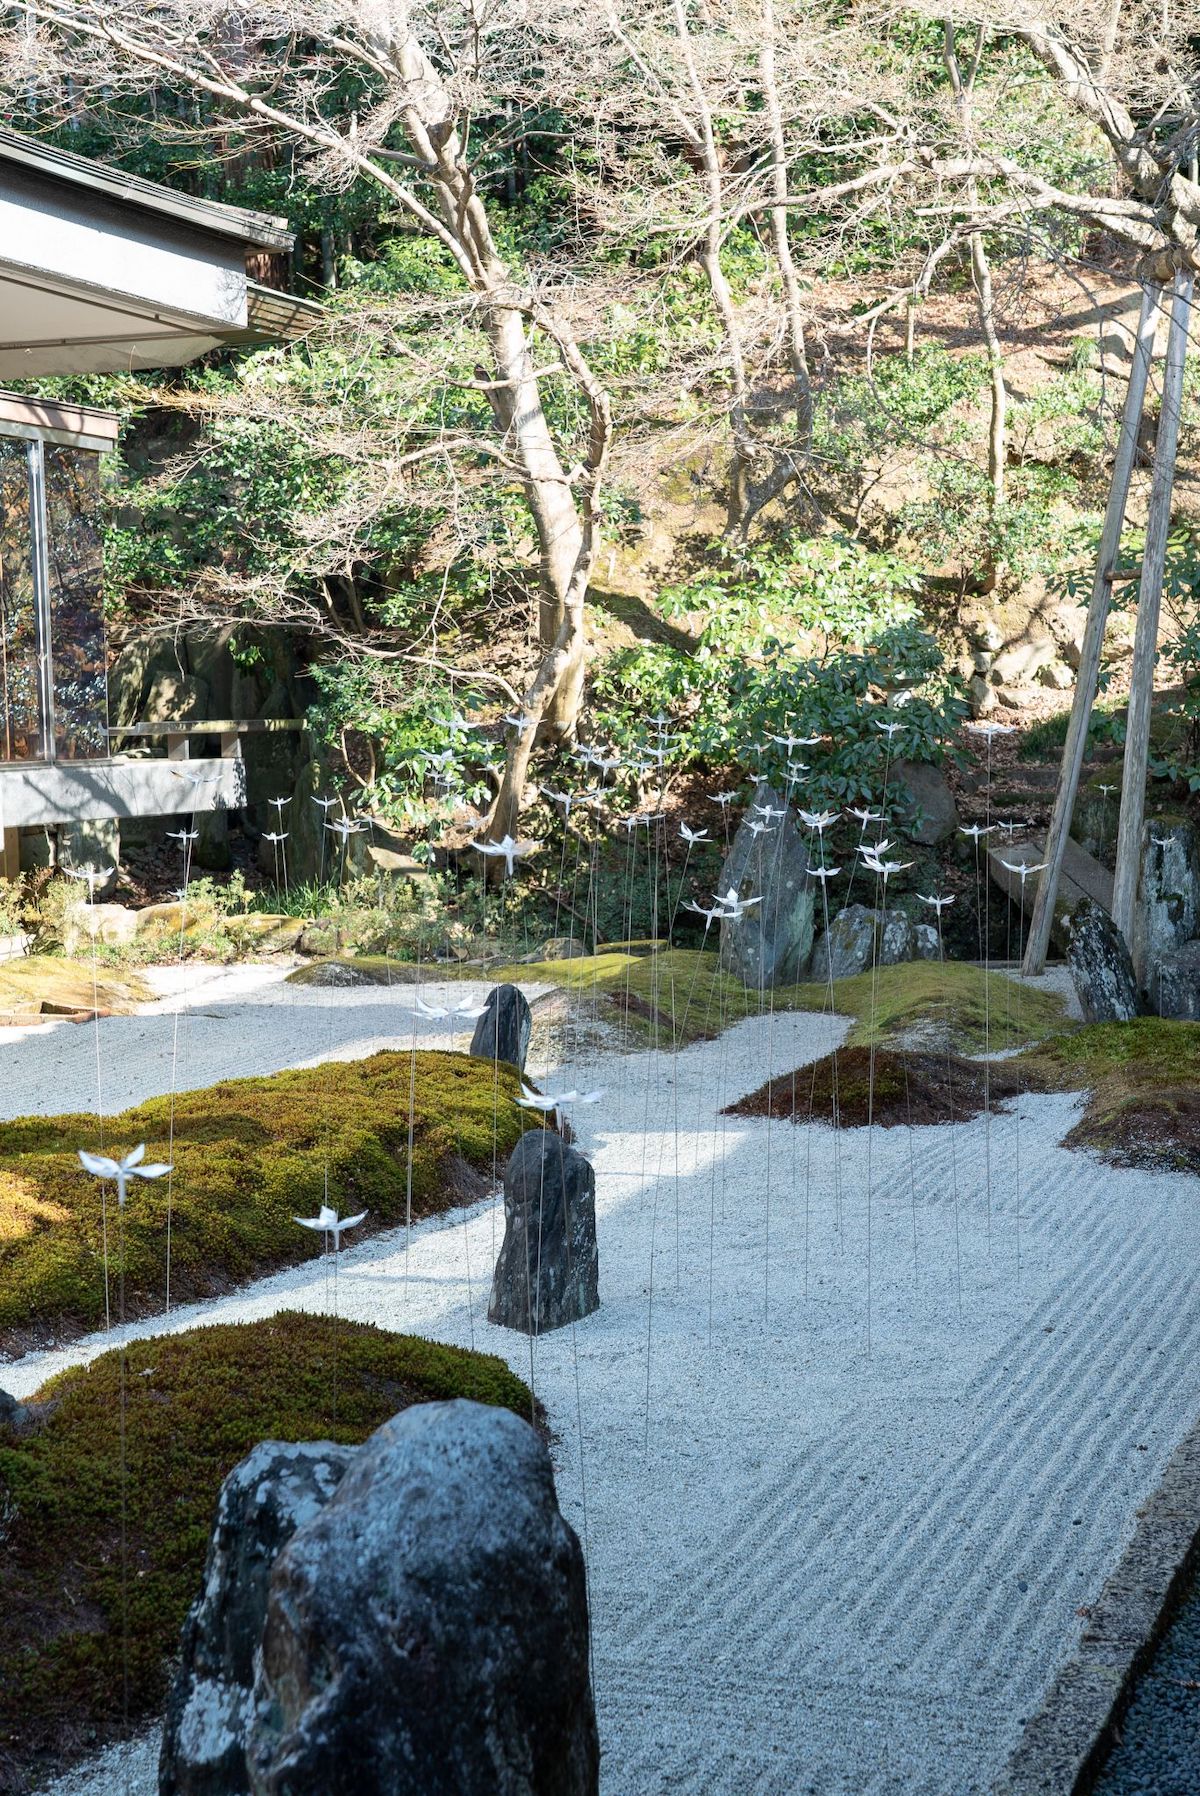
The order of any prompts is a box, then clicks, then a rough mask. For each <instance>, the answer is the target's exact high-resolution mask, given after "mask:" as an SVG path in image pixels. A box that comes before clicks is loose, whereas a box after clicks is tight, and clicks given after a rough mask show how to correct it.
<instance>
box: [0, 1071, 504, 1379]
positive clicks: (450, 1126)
mask: <svg viewBox="0 0 1200 1796" xmlns="http://www.w3.org/2000/svg"><path fill="white" fill-rule="evenodd" d="M410 1078H411V1080H412V1085H411V1091H412V1097H413V1131H412V1135H413V1143H412V1214H413V1216H414V1217H415V1218H420V1217H423V1216H430V1215H434V1214H436V1213H438V1212H440V1211H443V1210H446V1209H449V1208H450V1207H452V1206H453V1205H455V1204H457V1203H461V1202H463V1200H464V1198H467V1197H474V1196H478V1195H480V1193H481V1190H482V1186H481V1184H480V1180H479V1175H480V1174H483V1173H487V1174H489V1175H490V1173H491V1170H492V1167H493V1164H494V1160H495V1157H496V1156H497V1155H498V1156H499V1157H500V1158H503V1157H504V1156H506V1155H507V1154H508V1153H509V1152H510V1151H511V1149H512V1147H513V1146H514V1144H515V1142H516V1141H517V1139H518V1137H519V1136H520V1135H521V1133H522V1131H523V1130H524V1129H525V1128H528V1127H534V1126H536V1123H537V1120H538V1119H537V1118H536V1117H534V1116H533V1115H532V1114H531V1113H529V1112H526V1111H523V1110H520V1109H518V1108H517V1106H516V1103H515V1102H514V1099H515V1097H516V1096H517V1095H518V1089H519V1088H518V1081H517V1077H516V1074H515V1073H514V1072H513V1071H512V1069H511V1068H509V1067H507V1066H503V1065H502V1066H500V1067H498V1068H494V1067H493V1065H492V1063H491V1062H490V1061H481V1060H472V1059H471V1058H470V1057H469V1056H468V1055H466V1054H448V1053H437V1052H424V1051H422V1052H420V1053H418V1054H416V1055H415V1056H412V1055H409V1054H407V1053H384V1054H374V1055H371V1056H370V1057H369V1058H368V1059H365V1060H353V1061H331V1062H328V1063H327V1064H325V1065H322V1066H318V1067H311V1068H305V1069H303V1070H300V1071H295V1072H284V1073H275V1074H273V1075H271V1076H270V1077H266V1078H256V1079H234V1080H229V1081H227V1082H225V1083H222V1084H220V1085H213V1086H210V1087H208V1088H207V1089H205V1090H203V1091H189V1092H181V1093H179V1094H178V1095H177V1096H176V1098H175V1102H174V1134H173V1145H171V1146H169V1145H168V1144H169V1142H170V1141H171V1132H172V1121H171V1103H170V1100H169V1099H167V1098H155V1099H154V1100H152V1101H151V1102H149V1103H146V1104H140V1105H138V1107H137V1108H136V1109H133V1110H127V1111H125V1112H124V1114H122V1115H120V1116H113V1117H109V1118H108V1119H106V1121H105V1122H104V1124H103V1126H102V1127H101V1125H100V1123H99V1122H98V1120H97V1118H96V1117H94V1116H50V1117H22V1118H20V1119H18V1120H17V1121H16V1122H10V1123H4V1124H0V1350H4V1351H9V1352H12V1351H14V1350H19V1349H27V1348H28V1347H29V1346H30V1345H31V1344H34V1343H36V1342H43V1341H46V1340H53V1339H61V1338H64V1337H66V1336H69V1335H70V1334H72V1333H78V1332H80V1331H81V1330H86V1329H91V1328H96V1327H98V1326H99V1325H101V1324H102V1323H103V1322H104V1319H105V1279H104V1259H103V1254H104V1244H105V1228H106V1227H107V1245H108V1257H109V1280H108V1285H109V1292H108V1297H109V1307H110V1310H111V1312H112V1313H113V1314H115V1313H116V1308H117V1303H118V1292H119V1280H120V1274H121V1271H122V1269H123V1271H124V1301H125V1313H126V1315H128V1316H134V1315H139V1314H149V1313H153V1312H155V1311H157V1310H159V1309H161V1308H162V1305H163V1301H164V1294H165V1285H166V1244H167V1205H168V1199H169V1201H170V1204H171V1295H172V1299H173V1301H178V1302H186V1301H188V1300H191V1299H195V1298H200V1297H209V1296H213V1295H216V1294H217V1293H219V1292H221V1291H226V1290H228V1289H229V1288H230V1287H231V1286H233V1285H236V1284H240V1283H243V1282H245V1281H247V1280H249V1279H253V1278H257V1277H260V1276H261V1275H262V1274H263V1273H266V1272H270V1271H272V1270H274V1269H275V1268H277V1267H280V1266H285V1265H290V1264H292V1263H293V1262H295V1261H297V1260H303V1259H307V1258H310V1257H311V1256H312V1255H313V1254H314V1253H316V1252H317V1251H319V1244H318V1241H317V1239H316V1238H315V1237H314V1236H313V1235H312V1234H311V1233H309V1232H308V1231H306V1230H304V1229H301V1228H298V1227H297V1226H296V1224H295V1222H294V1221H293V1220H292V1218H293V1216H313V1215H315V1214H316V1212H317V1209H318V1207H319V1205H320V1204H321V1202H322V1201H323V1200H324V1199H325V1196H326V1192H327V1191H328V1198H329V1201H330V1202H331V1203H332V1204H334V1205H335V1206H336V1208H338V1209H339V1210H340V1211H341V1212H342V1214H343V1215H347V1214H351V1213H354V1212H356V1211H358V1210H367V1211H369V1212H370V1216H369V1221H368V1223H367V1224H366V1225H365V1227H366V1228H379V1227H386V1226H389V1225H394V1224H396V1223H399V1222H403V1221H404V1220H405V1218H406V1215H407V1207H408V1134H409V1094H410ZM493 1121H494V1124H495V1136H494V1137H493ZM141 1141H144V1142H146V1143H147V1146H148V1150H149V1153H148V1157H149V1158H150V1159H151V1160H167V1159H170V1158H173V1160H174V1164H175V1174H174V1177H173V1178H172V1180H171V1181H170V1188H169V1191H168V1181H167V1180H166V1179H160V1180H159V1181H158V1182H157V1183H154V1184H151V1183H148V1182H147V1183H143V1182H137V1181H134V1182H132V1183H131V1189H130V1194H129V1200H128V1203H127V1204H126V1207H125V1211H124V1214H123V1216H122V1217H121V1219H120V1223H119V1224H118V1218H117V1213H116V1203H115V1193H114V1191H113V1190H112V1189H111V1188H107V1187H102V1186H101V1185H100V1184H99V1183H98V1181H97V1180H96V1179H94V1178H91V1177H89V1176H88V1174H86V1173H85V1172H84V1171H83V1170H82V1168H81V1167H80V1164H79V1160H78V1157H77V1150H78V1149H79V1148H81V1147H82V1148H88V1149H91V1150H94V1151H99V1152H104V1153H107V1154H113V1153H125V1152H127V1151H128V1150H129V1149H130V1148H131V1147H134V1146H136V1144H137V1143H138V1142H141Z"/></svg>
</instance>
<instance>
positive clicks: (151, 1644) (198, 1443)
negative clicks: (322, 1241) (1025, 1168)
mask: <svg viewBox="0 0 1200 1796" xmlns="http://www.w3.org/2000/svg"><path fill="white" fill-rule="evenodd" d="M297 1232H299V1231H297ZM332 1331H333V1322H332V1318H330V1317H328V1316H303V1315H295V1314H281V1315H277V1316H274V1317H272V1318H270V1319H269V1320H268V1321H264V1322H254V1323H247V1324H243V1325H240V1326H236V1327H217V1328H198V1329H189V1330H187V1331H185V1332H183V1333H181V1334H177V1335H163V1336H160V1337H158V1338H156V1339H151V1340H142V1341H135V1342H133V1343H132V1344H131V1345H130V1347H129V1348H128V1349H127V1351H126V1352H125V1354H124V1356H122V1355H121V1354H120V1353H119V1352H112V1353H106V1354H103V1355H102V1356H101V1357H100V1358H98V1359H95V1360H93V1361H92V1363H91V1364H90V1365H89V1366H78V1367H75V1368H73V1369H72V1370H71V1371H69V1372H66V1373H63V1374H62V1375H60V1376H59V1377H58V1378H55V1379H53V1380H51V1382H50V1383H49V1384H47V1385H45V1386H43V1388H42V1390H41V1391H40V1392H38V1394H37V1396H38V1400H39V1401H40V1402H41V1403H44V1404H45V1405H46V1406H47V1407H46V1412H45V1417H44V1420H43V1422H42V1425H41V1426H40V1427H39V1428H37V1429H36V1430H34V1431H33V1432H29V1433H25V1434H22V1435H21V1436H20V1437H19V1438H18V1437H17V1436H16V1435H15V1434H14V1433H12V1432H11V1431H10V1430H6V1429H5V1428H3V1427H2V1426H0V1517H3V1518H4V1522H3V1526H4V1533H5V1540H4V1551H3V1554H0V1614H3V1617H4V1625H3V1628H2V1629H0V1791H3V1792H4V1793H5V1796H10V1793H13V1796H15V1793H16V1792H20V1791H24V1790H26V1789H29V1788H31V1787H33V1786H34V1785H35V1784H40V1783H41V1782H42V1781H43V1779H45V1778H47V1777H49V1776H51V1775H52V1774H53V1773H54V1772H55V1771H57V1770H59V1769H60V1768H61V1767H62V1766H63V1765H65V1764H67V1763H69V1762H70V1761H71V1760H72V1759H74V1758H78V1757H80V1756H81V1755H82V1754H83V1752H84V1751H85V1750H88V1749H90V1748H91V1747H93V1746H94V1745H96V1744H97V1743H99V1742H101V1741H103V1740H105V1739H106V1738H110V1737H112V1736H113V1735H114V1734H116V1733H118V1732H121V1731H123V1728H124V1725H125V1722H126V1720H129V1721H133V1722H139V1721H141V1720H143V1719H144V1718H146V1717H148V1716H150V1715H151V1714H153V1713H154V1712H155V1711H156V1710H157V1709H158V1708H159V1707H160V1706H161V1704H162V1701H163V1698H164V1695H165V1692H166V1686H167V1677H168V1670H169V1661H170V1659H171V1656H172V1654H173V1652H174V1650H175V1646H176V1642H177V1641H178V1638H179V1630H180V1627H181V1626H182V1623H183V1619H184V1616H185V1614H186V1613H187V1609H188V1606H189V1604H190V1603H191V1601H192V1599H193V1598H194V1597H195V1595H196V1594H197V1591H198V1590H199V1587H200V1579H201V1574H202V1570H203V1565H204V1555H205V1551H206V1548H207V1544H208V1537H209V1530H210V1527H211V1524H212V1517H213V1512H214V1510H215V1507H216V1500H217V1495H218V1492H219V1490H220V1487H221V1484H222V1481H223V1480H224V1479H225V1477H226V1476H227V1475H228V1474H229V1472H230V1471H232V1469H233V1467H234V1466H235V1465H236V1464H237V1463H238V1461H239V1460H241V1459H242V1458H243V1457H244V1456H245V1455H246V1454H247V1453H248V1452H249V1451H250V1449H251V1448H252V1447H253V1446H255V1445H256V1444H257V1443H258V1442H259V1441H261V1440H266V1439H271V1440H282V1441H297V1440H312V1439H325V1440H334V1441H340V1442H345V1443H351V1444H356V1443H358V1442H360V1441H363V1440H365V1439H366V1438H367V1436H368V1435H369V1434H371V1433H372V1432H373V1431H374V1430H375V1429H376V1428H378V1427H379V1426H380V1425H381V1424H382V1423H383V1422H385V1421H386V1420H387V1419H388V1418H389V1417H390V1416H392V1415H394V1414H396V1413H397V1412H398V1411H400V1410H403V1409H406V1408H408V1407H409V1406H410V1405H411V1404H414V1403H423V1402H429V1401H437V1400H443V1399H447V1398H453V1397H467V1398H471V1399H473V1400H474V1401H476V1402H479V1403H490V1404H498V1405H501V1406H503V1407H505V1408H508V1409H511V1410H512V1411H514V1412H515V1413H516V1414H517V1415H520V1416H523V1417H524V1418H525V1419H526V1420H529V1419H530V1417H531V1416H534V1419H535V1420H538V1419H539V1418H538V1417H537V1416H536V1415H535V1414H534V1405H533V1400H532V1398H531V1396H530V1393H529V1391H528V1389H527V1388H526V1386H525V1385H524V1384H522V1382H521V1381H520V1379H518V1378H516V1377H515V1376H514V1375H513V1374H512V1373H511V1372H510V1371H509V1370H508V1367H507V1366H506V1365H505V1364H504V1362H503V1361H502V1360H499V1359H496V1358H494V1357H493V1356H491V1355H490V1354H481V1353H469V1352H466V1351H464V1350H462V1349H459V1348H454V1347H442V1346H437V1345H435V1344H434V1343H432V1342H430V1341H421V1340H417V1339H415V1338H413V1337H412V1336H408V1335H397V1334H389V1333H386V1332H385V1331H383V1330H381V1329H375V1328H370V1327H366V1326H362V1325H359V1324H354V1323H347V1322H342V1323H340V1324H339V1325H338V1333H337V1385H336V1390H337V1396H336V1404H335V1401H334V1382H333V1332H332ZM122 1357H123V1358H124V1361H125V1365H124V1372H123V1373H122V1364H121V1362H122ZM122 1417H123V1423H124V1425H123V1427H122ZM122 1438H123V1439H124V1443H125V1475H124V1478H122V1467H121V1442H122ZM123 1509H124V1524H122V1511H123ZM126 1676H127V1677H128V1699H127V1700H128V1714H127V1715H126V1712H125V1711H126V1695H125V1688H124V1683H125V1678H126Z"/></svg>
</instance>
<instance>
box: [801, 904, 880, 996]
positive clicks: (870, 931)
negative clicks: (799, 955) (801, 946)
mask: <svg viewBox="0 0 1200 1796" xmlns="http://www.w3.org/2000/svg"><path fill="white" fill-rule="evenodd" d="M878 928H879V912H878V911H877V910H871V909H870V908H869V906H867V905H865V904H851V905H848V906H847V907H846V909H845V910H840V911H839V912H838V914H837V916H836V917H834V918H833V919H832V921H831V922H830V925H829V928H828V929H827V930H826V931H825V934H824V935H823V936H822V937H821V939H820V940H819V941H818V943H817V945H816V947H815V948H814V949H813V956H812V965H811V966H810V968H809V973H808V976H809V978H810V979H814V980H816V981H817V982H818V984H820V983H822V982H824V981H827V980H830V979H852V978H853V977H854V975H855V974H856V973H862V972H865V971H866V969H867V968H868V967H869V966H870V965H871V962H872V960H873V958H874V954H875V937H876V933H877V931H878Z"/></svg>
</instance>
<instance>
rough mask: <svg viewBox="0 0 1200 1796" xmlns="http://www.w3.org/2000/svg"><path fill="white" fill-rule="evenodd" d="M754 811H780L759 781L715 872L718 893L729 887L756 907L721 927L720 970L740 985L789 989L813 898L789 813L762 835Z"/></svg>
mask: <svg viewBox="0 0 1200 1796" xmlns="http://www.w3.org/2000/svg"><path fill="white" fill-rule="evenodd" d="M755 805H769V806H770V807H771V808H772V809H774V810H778V809H780V808H781V801H780V798H779V796H778V794H777V793H776V792H775V791H774V790H773V789H772V787H771V786H770V785H768V783H767V781H766V780H760V781H759V784H758V786H757V788H756V790H755V793H754V797H753V799H752V800H751V804H750V806H749V808H748V809H747V811H746V815H745V817H744V818H743V819H742V822H741V824H740V825H739V828H738V832H737V834H736V836H735V837H734V838H733V845H732V847H731V848H730V850H729V854H728V856H727V858H726V861H725V865H724V867H723V868H722V871H721V882H720V889H721V891H722V892H727V891H728V890H729V888H730V887H731V886H732V887H733V889H734V891H735V892H736V893H737V895H738V897H739V898H758V899H760V900H761V902H760V903H758V904H755V905H753V906H752V907H751V908H750V909H749V910H747V911H745V912H743V914H742V916H741V917H740V918H739V919H738V920H737V921H736V922H731V921H728V920H726V921H724V922H722V924H721V966H722V967H723V968H724V970H725V971H726V972H728V973H732V974H733V975H734V977H735V978H737V979H740V980H741V981H742V983H743V984H744V985H749V986H759V987H764V986H765V987H774V986H778V985H794V984H795V983H796V981H797V980H798V979H800V978H801V977H802V976H803V973H804V970H805V968H806V966H807V965H808V960H809V956H810V955H811V953H812V946H813V918H814V911H815V895H814V891H813V882H812V881H811V880H810V879H809V878H808V849H807V848H806V847H805V845H804V842H803V841H802V839H801V837H800V833H799V831H798V830H797V828H796V824H795V821H794V819H793V817H792V814H791V812H790V811H788V813H787V815H786V816H785V817H784V818H783V819H782V821H781V820H780V819H779V818H774V819H773V820H772V822H773V825H774V827H773V828H771V829H769V830H766V831H764V832H762V833H756V832H755V831H753V830H752V829H751V828H750V824H751V822H752V821H759V822H761V821H764V819H762V818H760V817H759V816H758V813H757V812H756V811H755V809H754V806H755Z"/></svg>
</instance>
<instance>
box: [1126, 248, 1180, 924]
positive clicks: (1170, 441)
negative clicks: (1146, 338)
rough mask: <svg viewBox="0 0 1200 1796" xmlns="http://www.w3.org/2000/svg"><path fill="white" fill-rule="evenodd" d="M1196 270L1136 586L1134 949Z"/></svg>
mask: <svg viewBox="0 0 1200 1796" xmlns="http://www.w3.org/2000/svg"><path fill="white" fill-rule="evenodd" d="M1194 278H1195V277H1194V276H1193V274H1192V272H1191V270H1190V269H1182V268H1181V269H1179V271H1178V272H1177V274H1176V276H1175V297H1174V301H1173V303H1172V306H1171V334H1170V336H1169V337H1168V339H1167V365H1166V372H1165V373H1164V375H1163V394H1162V410H1161V411H1160V412H1159V415H1158V435H1157V437H1156V438H1155V441H1154V474H1153V477H1152V479H1151V482H1150V507H1149V511H1148V512H1147V515H1146V547H1145V550H1144V551H1143V554H1142V575H1141V583H1140V585H1139V587H1138V614H1137V631H1136V634H1135V636H1134V639H1133V667H1132V670H1131V672H1130V676H1129V711H1128V719H1127V722H1126V725H1125V766H1124V770H1123V772H1122V776H1121V821H1120V823H1119V825H1118V827H1117V869H1116V874H1115V876H1114V878H1113V922H1114V923H1115V924H1116V926H1117V928H1118V929H1119V930H1120V931H1121V934H1122V935H1123V936H1124V937H1125V941H1126V943H1127V945H1128V946H1129V948H1130V949H1131V950H1132V948H1133V918H1134V911H1135V909H1136V906H1137V889H1138V878H1139V875H1140V873H1141V867H1142V825H1143V822H1144V821H1145V816H1146V773H1147V768H1148V766H1149V761H1150V713H1151V710H1152V707H1153V704H1154V663H1155V660H1156V659H1157V655H1158V617H1159V612H1160V611H1161V609H1162V589H1163V573H1164V570H1165V568H1166V564H1167V532H1168V530H1169V529H1170V527H1171V494H1172V492H1173V490H1174V486H1175V452H1176V448H1177V446H1178V442H1179V417H1180V413H1181V411H1182V409H1183V368H1184V362H1185V360H1186V357H1187V339H1188V326H1189V324H1190V323H1191V317H1192V287H1193V284H1194Z"/></svg>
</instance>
